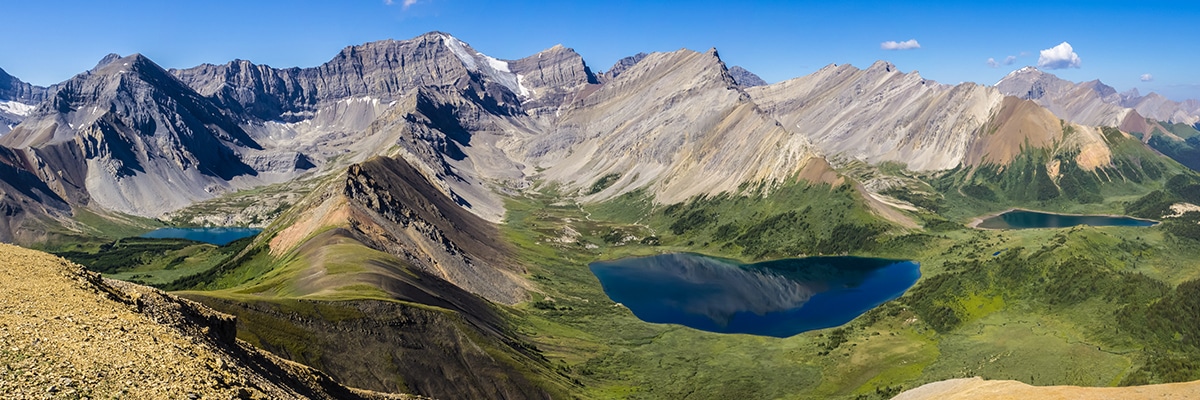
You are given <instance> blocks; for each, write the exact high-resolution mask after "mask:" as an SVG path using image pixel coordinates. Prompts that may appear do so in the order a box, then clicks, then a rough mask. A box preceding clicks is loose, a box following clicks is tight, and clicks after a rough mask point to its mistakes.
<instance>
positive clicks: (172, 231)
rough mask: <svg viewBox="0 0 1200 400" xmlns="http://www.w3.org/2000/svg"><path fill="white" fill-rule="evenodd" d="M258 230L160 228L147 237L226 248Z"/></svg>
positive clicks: (255, 233)
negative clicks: (190, 241)
mask: <svg viewBox="0 0 1200 400" xmlns="http://www.w3.org/2000/svg"><path fill="white" fill-rule="evenodd" d="M259 232H262V229H258V228H160V229H156V230H154V231H151V232H150V233H147V234H145V235H142V237H144V238H150V239H188V240H195V241H197V242H204V243H212V244H215V245H217V246H224V245H227V244H229V243H230V242H233V241H234V240H238V239H241V238H246V237H250V236H254V235H257V234H258V233H259Z"/></svg>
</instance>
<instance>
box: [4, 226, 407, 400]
mask: <svg viewBox="0 0 1200 400" xmlns="http://www.w3.org/2000/svg"><path fill="white" fill-rule="evenodd" d="M0 288H3V290H2V291H0V310H3V312H0V393H3V394H4V396H3V397H4V398H9V399H20V398H110V397H122V398H172V399H197V398H203V399H234V398H237V399H289V398H315V399H332V398H349V399H409V398H413V397H412V396H407V395H395V394H380V393H375V392H368V391H363V390H358V389H351V388H347V387H344V386H342V385H340V384H338V383H337V382H334V381H333V380H332V379H330V378H329V377H328V376H326V375H325V374H323V373H321V372H318V371H316V370H313V369H311V368H309V367H305V366H303V365H300V364H297V363H293V362H290V361H286V360H283V359H280V358H278V357H276V356H273V355H271V354H270V353H267V352H264V351H261V350H258V349H255V348H254V347H252V346H250V345H249V344H247V343H245V342H243V341H240V340H237V339H236V338H235V334H236V329H235V319H234V317H233V316H230V315H227V314H223V313H219V312H216V311H213V310H212V309H209V308H208V307H205V306H203V305H200V304H199V303H196V302H193V301H190V300H185V299H180V298H178V297H175V296H172V295H169V294H166V293H163V292H161V291H158V290H156V289H151V288H147V287H144V286H139V285H134V284H130V283H126V282H121V281H114V280H110V279H103V278H101V277H100V276H99V274H95V273H91V272H87V271H85V270H84V269H83V268H82V267H80V266H79V265H75V264H72V263H70V262H68V261H66V260H63V259H61V258H58V257H55V256H52V255H49V254H46V253H42V252H38V251H34V250H28V249H24V248H20V247H16V246H11V245H5V244H0Z"/></svg>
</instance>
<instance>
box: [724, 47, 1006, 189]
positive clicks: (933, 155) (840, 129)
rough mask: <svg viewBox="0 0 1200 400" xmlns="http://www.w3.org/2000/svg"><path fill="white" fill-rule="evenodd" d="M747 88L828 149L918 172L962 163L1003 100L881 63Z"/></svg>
mask: <svg viewBox="0 0 1200 400" xmlns="http://www.w3.org/2000/svg"><path fill="white" fill-rule="evenodd" d="M746 93H748V94H749V95H750V97H751V98H753V99H754V101H755V102H756V103H758V104H759V105H760V106H761V107H762V108H763V109H764V110H765V111H766V112H767V113H769V114H771V115H773V116H775V118H777V119H778V120H779V121H780V122H781V123H782V124H783V125H784V126H785V127H787V128H788V129H790V130H793V131H794V132H796V133H798V134H800V135H803V136H805V137H808V138H811V140H812V141H813V143H814V144H816V145H817V146H818V147H820V148H821V150H822V151H823V152H824V153H825V154H830V155H844V156H848V157H851V158H856V159H861V160H864V161H867V162H870V163H878V162H883V161H896V162H901V163H906V164H907V165H908V167H909V168H911V169H913V170H944V169H950V168H954V167H955V166H957V165H959V164H960V163H961V162H962V161H963V160H964V157H965V156H966V153H967V148H968V147H969V145H970V143H971V141H972V140H973V139H974V138H975V136H976V134H977V130H978V128H979V127H980V126H982V125H983V124H984V123H985V122H987V121H988V120H989V119H990V118H991V115H992V114H993V112H994V111H995V110H996V109H997V108H998V107H999V105H1000V101H1001V99H1002V98H1003V97H1004V96H1003V95H1001V94H1000V93H998V92H997V91H996V90H994V89H992V88H989V87H985V86H980V85H975V84H961V85H958V86H948V85H942V84H939V83H937V82H933V81H929V80H926V79H924V78H922V77H921V76H920V75H919V74H918V73H916V72H910V73H907V74H906V73H902V72H900V71H898V70H897V69H896V67H895V66H894V65H892V64H890V63H886V62H883V61H880V62H876V63H875V64H873V65H871V67H869V68H867V69H864V70H860V69H858V68H855V67H853V66H851V65H840V66H838V65H829V66H826V67H824V68H822V69H820V70H819V71H817V72H815V73H813V74H811V75H808V76H804V77H800V78H795V79H791V80H787V81H784V82H780V83H776V84H773V85H768V86H759V87H753V88H748V89H746Z"/></svg>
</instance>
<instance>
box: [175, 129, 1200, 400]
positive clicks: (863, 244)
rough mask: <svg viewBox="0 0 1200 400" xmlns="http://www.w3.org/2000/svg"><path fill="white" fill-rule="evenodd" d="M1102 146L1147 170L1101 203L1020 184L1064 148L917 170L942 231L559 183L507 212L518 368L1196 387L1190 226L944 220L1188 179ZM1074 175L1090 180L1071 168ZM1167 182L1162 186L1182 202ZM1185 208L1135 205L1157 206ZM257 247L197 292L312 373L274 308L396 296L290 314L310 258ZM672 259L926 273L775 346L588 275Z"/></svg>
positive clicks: (803, 385) (734, 391) (342, 260)
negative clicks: (982, 227)
mask: <svg viewBox="0 0 1200 400" xmlns="http://www.w3.org/2000/svg"><path fill="white" fill-rule="evenodd" d="M1109 139H1110V140H1111V141H1112V143H1110V144H1112V145H1114V148H1116V149H1117V154H1118V155H1119V156H1122V159H1123V160H1126V161H1129V160H1137V161H1139V162H1137V163H1132V164H1130V163H1128V162H1124V163H1118V164H1119V165H1118V166H1116V167H1114V168H1112V169H1110V170H1104V171H1098V172H1095V173H1093V175H1092V176H1094V178H1095V180H1096V184H1097V185H1098V189H1097V192H1098V193H1100V194H1101V196H1100V198H1099V199H1098V200H1097V199H1081V198H1079V197H1077V196H1069V195H1067V191H1068V190H1069V188H1067V187H1064V186H1063V185H1062V184H1061V183H1060V182H1061V181H1059V182H1053V181H1052V182H1053V183H1054V188H1055V190H1056V191H1057V194H1058V195H1057V196H1049V197H1043V198H1039V197H1038V195H1039V193H1038V192H1037V191H1036V190H1035V191H1029V190H1025V189H1021V186H1022V185H1026V186H1028V184H1029V183H1031V182H1032V181H1029V182H1026V181H1022V180H1021V179H1027V178H1028V179H1036V178H1037V174H1039V173H1045V172H1044V167H1043V168H1042V169H1041V170H1039V169H1038V167H1037V166H1038V165H1039V164H1044V163H1045V162H1047V161H1048V160H1050V159H1051V158H1053V157H1055V156H1056V155H1053V154H1045V153H1041V154H1039V153H1037V152H1027V153H1026V154H1023V155H1022V157H1025V158H1024V159H1019V160H1018V162H1020V163H1021V164H1015V165H1016V166H1015V167H1012V168H1007V169H1005V170H999V169H997V170H993V171H990V172H989V173H990V175H989V174H972V175H970V177H969V178H968V177H967V176H968V175H967V174H966V173H965V172H964V171H956V172H951V173H948V174H943V175H938V176H924V177H922V178H923V179H925V180H926V181H927V183H928V185H927V184H925V183H920V184H917V185H914V186H919V187H920V188H921V190H928V191H934V192H935V193H932V196H930V195H928V193H926V194H922V195H921V196H922V197H921V198H922V199H923V201H924V202H925V203H926V204H928V205H930V207H926V208H930V209H934V210H936V213H934V212H918V213H916V214H915V216H916V217H918V218H919V219H920V220H923V221H925V222H926V226H927V227H930V228H929V229H928V230H922V231H910V230H904V229H900V228H896V227H893V226H890V225H886V224H883V223H881V222H878V220H877V219H876V218H874V217H873V216H872V215H871V214H870V212H869V211H868V210H867V209H866V208H865V207H863V206H861V204H862V202H861V199H859V198H858V196H859V195H858V194H857V193H856V192H854V191H852V190H848V189H846V188H831V187H828V186H816V187H809V186H806V185H802V184H790V185H784V186H783V187H779V188H774V189H773V190H771V191H769V193H768V194H766V195H765V196H764V195H763V194H762V193H761V192H760V190H761V188H754V187H745V188H744V189H745V190H746V191H747V192H748V193H752V195H750V196H732V195H722V196H715V197H705V198H695V199H691V200H690V201H688V202H685V203H682V204H678V205H672V206H668V207H663V206H655V205H654V204H653V201H652V199H650V198H648V197H647V196H645V195H644V194H641V193H637V192H635V193H632V194H628V195H625V196H621V197H619V198H617V199H614V200H611V201H609V202H606V203H603V204H596V205H589V206H586V207H584V206H581V205H579V204H576V203H573V202H571V201H570V200H569V199H564V198H563V197H562V196H560V195H558V194H557V193H556V192H555V191H554V190H553V188H549V189H545V190H543V191H542V192H530V193H527V194H526V195H525V196H524V197H521V198H514V199H511V200H510V201H509V203H508V204H507V206H508V214H507V220H506V223H505V224H504V225H503V235H504V240H506V241H508V242H510V243H512V244H513V245H514V247H515V248H516V249H517V251H518V256H519V257H520V259H521V262H522V263H523V264H524V265H525V266H527V267H528V269H529V274H528V278H529V279H530V280H531V281H532V282H533V283H534V285H535V287H536V290H537V291H538V293H535V294H534V295H533V297H534V299H533V301H530V302H528V303H525V304H521V305H518V306H516V307H511V308H509V307H498V308H497V312H498V313H499V315H501V316H503V318H504V319H505V320H507V323H508V324H511V326H512V327H513V328H514V329H515V330H516V331H517V332H519V334H520V335H521V336H522V337H524V338H525V339H526V340H528V341H530V342H532V343H534V344H535V345H536V347H537V349H538V351H539V352H540V354H542V355H544V356H545V357H546V358H547V359H548V360H549V363H550V364H549V367H544V366H525V367H520V368H521V370H522V371H524V372H523V373H524V374H526V376H528V377H529V379H530V380H533V381H536V382H541V383H540V384H539V385H541V386H543V387H554V388H559V389H562V388H564V387H571V389H569V390H571V391H572V392H577V393H578V394H579V395H581V396H583V397H588V398H683V397H701V398H732V397H737V398H824V397H830V396H838V397H851V398H853V397H861V398H886V397H889V396H890V395H892V394H894V393H897V392H898V391H899V390H901V389H902V388H912V387H916V386H918V385H920V384H923V383H926V382H931V381H936V380H942V379H946V378H951V377H963V376H983V377H986V378H991V379H1014V380H1020V381H1023V382H1028V383H1034V384H1038V385H1046V384H1075V385H1089V386H1104V385H1116V384H1121V383H1125V384H1132V383H1143V382H1157V381H1166V380H1179V379H1188V378H1194V376H1193V375H1195V374H1196V373H1197V372H1195V371H1200V368H1193V367H1192V366H1191V364H1188V360H1189V359H1190V358H1191V357H1192V356H1191V355H1192V354H1195V353H1194V351H1195V346H1192V345H1191V344H1189V343H1190V342H1188V340H1189V339H1188V336H1186V333H1189V332H1190V331H1187V329H1186V327H1179V326H1175V325H1171V324H1170V323H1167V322H1164V320H1167V319H1169V317H1170V316H1171V315H1173V314H1172V312H1174V310H1178V309H1187V307H1189V305H1188V304H1189V303H1187V302H1186V300H1187V299H1188V296H1187V294H1188V293H1191V292H1186V291H1182V289H1176V287H1177V286H1179V285H1180V284H1181V283H1183V282H1187V281H1189V280H1193V279H1197V278H1200V271H1197V270H1195V269H1194V268H1193V267H1192V266H1193V263H1194V261H1192V260H1195V259H1197V256H1200V244H1198V243H1200V242H1196V241H1195V240H1191V239H1188V238H1186V237H1182V236H1181V235H1180V234H1178V232H1177V230H1178V229H1176V230H1172V229H1175V228H1172V227H1179V226H1183V225H1181V224H1164V225H1162V226H1159V227H1155V228H1118V227H1110V228H1069V229H1045V230H1024V231H978V230H970V229H966V228H964V227H963V226H962V225H961V224H956V223H952V222H948V221H947V220H950V221H959V222H966V220H968V219H969V218H971V217H973V216H976V215H979V214H982V213H985V212H993V211H998V210H1002V209H1005V208H1008V207H1012V206H1014V205H1019V206H1025V207H1030V208H1038V209H1044V210H1052V211H1069V212H1104V213H1119V212H1122V211H1124V209H1125V208H1127V207H1128V206H1129V204H1130V203H1135V201H1137V200H1139V196H1141V194H1143V193H1146V192H1147V191H1151V190H1155V189H1159V188H1167V187H1168V185H1166V184H1164V182H1163V181H1164V180H1166V179H1165V175H1166V174H1168V173H1175V172H1177V171H1180V170H1182V168H1181V167H1179V166H1178V164H1173V163H1169V162H1162V163H1160V164H1157V165H1154V166H1151V167H1150V168H1151V169H1152V170H1153V169H1156V168H1157V169H1158V170H1159V173H1158V174H1157V175H1158V176H1153V175H1155V174H1153V173H1148V172H1147V170H1146V169H1145V168H1146V167H1145V165H1144V164H1141V163H1140V161H1142V160H1145V159H1150V160H1153V159H1152V158H1150V155H1148V154H1147V153H1144V152H1143V151H1142V150H1138V148H1136V147H1135V146H1132V145H1129V146H1125V145H1127V144H1128V143H1124V142H1123V141H1122V140H1124V139H1127V138H1117V137H1110V138H1109ZM893 169H895V168H893ZM880 170H881V172H882V173H885V174H903V175H906V176H907V177H912V176H914V175H913V174H912V173H910V172H906V171H891V170H888V171H882V170H883V168H880ZM985 172H986V171H985ZM1072 173H1076V174H1078V173H1079V172H1078V171H1075V172H1071V171H1067V172H1064V175H1063V176H1068V175H1069V174H1072ZM1014 176H1016V177H1017V178H1014ZM1076 178H1079V176H1076ZM918 183H919V182H918ZM1076 183H1078V182H1076ZM968 184H979V185H984V186H987V187H988V188H990V189H992V190H993V193H994V194H996V196H997V197H995V198H991V199H981V198H978V197H975V196H970V195H967V194H963V193H962V191H961V190H960V189H961V188H962V187H963V186H965V185H968ZM1084 185H1086V183H1084ZM1033 187H1035V188H1036V185H1034V186H1033ZM1175 189H1176V190H1175V191H1171V192H1170V193H1168V194H1170V195H1171V196H1176V197H1178V196H1182V195H1186V194H1188V193H1190V192H1187V191H1182V186H1180V187H1177V188H1175ZM1176 192H1179V193H1176ZM895 194H896V195H897V196H896V197H901V196H903V195H904V193H900V192H897V193H895ZM1176 197H1170V196H1165V197H1163V198H1162V199H1158V201H1157V202H1151V201H1142V202H1140V203H1136V204H1141V205H1146V204H1149V206H1147V207H1148V208H1155V207H1158V208H1161V207H1162V204H1161V203H1163V202H1165V201H1167V200H1173V199H1175V198H1176ZM1142 203H1146V204H1142ZM1150 203H1153V204H1150ZM831 221H837V222H838V223H830V222H831ZM268 234H269V233H268ZM263 246H265V243H264V242H261V241H260V242H259V243H258V244H257V245H256V246H252V248H251V249H250V250H248V251H245V252H242V253H240V255H239V256H238V257H237V258H235V259H231V260H232V261H231V262H229V263H227V264H224V265H220V266H218V267H217V268H213V269H211V271H214V273H212V274H209V275H204V276H202V279H198V280H196V281H195V282H192V285H191V286H192V287H195V288H198V289H206V290H217V291H216V292H203V293H194V295H195V296H204V297H208V298H211V299H216V300H219V301H228V302H234V303H239V304H247V305H254V304H259V308H264V307H265V308H266V309H271V310H276V311H272V312H268V313H265V314H261V313H260V314H248V317H247V318H249V319H246V320H245V321H246V323H247V324H249V325H252V326H250V327H247V328H246V329H243V330H242V334H243V335H244V337H245V338H246V339H247V340H251V341H255V342H257V343H259V344H260V345H262V346H264V347H268V348H274V349H276V350H278V351H282V352H284V353H286V354H290V355H292V356H294V357H295V358H297V359H301V360H305V361H309V362H312V363H314V364H317V365H319V364H320V363H321V361H320V360H321V357H320V352H321V351H323V350H321V348H322V347H321V346H324V345H326V344H328V343H332V342H330V340H334V339H330V337H323V338H321V337H317V336H314V335H315V334H314V333H313V331H312V329H314V328H313V327H305V326H302V325H301V324H296V323H295V322H294V321H293V322H287V320H286V319H280V318H278V314H279V311H278V310H284V311H286V312H285V313H291V314H297V313H298V314H300V315H309V316H311V317H319V318H325V319H329V318H332V319H333V320H338V319H339V318H341V317H336V316H337V315H341V314H343V313H342V311H345V312H349V313H351V314H353V312H352V311H353V310H351V308H355V307H359V305H354V304H357V303H354V302H353V301H352V302H351V303H342V302H343V301H351V300H356V299H358V300H361V299H372V300H371V301H376V300H381V301H394V300H388V299H386V298H385V297H384V296H381V294H380V292H378V291H377V290H373V289H371V288H368V287H361V288H360V287H356V286H347V287H346V288H345V290H338V291H333V292H326V293H321V294H319V295H310V296H307V297H306V298H305V299H304V301H307V302H312V301H317V302H318V303H317V304H322V306H312V307H318V308H319V307H327V308H328V307H332V309H334V311H337V310H342V311H337V312H324V311H322V312H317V313H316V314H312V313H309V312H308V311H304V312H301V311H296V310H295V309H296V307H300V308H304V307H310V305H298V304H302V303H296V302H297V301H299V300H300V299H296V298H294V296H292V295H293V294H294V293H293V291H294V290H293V289H294V287H293V285H294V280H293V278H295V275H296V274H297V273H298V272H299V271H301V270H302V269H303V266H304V265H307V264H308V263H310V262H312V260H305V259H300V258H298V257H297V256H296V255H290V256H284V257H281V258H274V257H271V256H270V255H268V254H267V253H266V252H265V251H262V250H263V248H264V247H263ZM256 249H257V250H256ZM670 251H698V252H702V253H707V254H712V255H718V256H723V257H728V258H736V259H741V260H744V261H754V260H760V259H769V258H777V257H784V256H794V255H798V254H818V253H824V254H831V253H832V254H844V253H849V254H854V255H863V256H878V257H888V258H907V259H914V260H917V261H919V262H921V264H922V273H923V276H922V278H921V281H920V282H918V284H917V285H916V286H915V287H914V288H913V289H912V290H910V291H909V293H908V294H906V295H905V297H902V298H901V299H898V300H896V301H893V302H890V303H888V304H885V305H884V306H882V307H880V308H878V309H876V310H874V311H872V312H869V313H868V314H866V315H864V316H863V317H860V318H858V319H856V320H855V321H853V322H851V323H850V324H848V325H846V326H843V327H840V328H836V329H827V330H821V331H815V332H808V333H804V334H801V335H797V336H794V337H791V338H786V339H776V338H765V337H755V336H750V335H722V334H713V333H706V332H700V331H696V330H693V329H689V328H684V327H680V326H674V325H659V324H648V323H644V322H642V321H640V320H638V319H637V318H636V317H634V316H633V315H632V313H630V312H629V310H628V309H625V308H624V307H621V306H619V305H616V304H614V303H613V302H612V301H610V300H609V299H608V298H607V296H605V295H604V293H603V291H602V289H601V287H600V285H599V282H598V281H597V280H596V279H595V278H594V277H593V276H592V275H591V273H590V272H589V271H588V269H587V264H588V263H589V262H592V261H596V260H604V259H612V258H618V257H624V256H632V255H649V254H658V253H662V252H670ZM998 251H999V252H1000V254H999V255H998V256H994V257H993V256H992V254H993V253H995V252H998ZM377 253H378V252H374V251H373V250H370V249H365V248H362V249H359V248H357V247H353V246H350V247H346V246H340V245H338V246H331V247H329V251H328V252H326V253H324V254H325V256H326V257H332V258H333V260H332V261H330V260H324V261H323V263H324V264H328V265H329V266H332V267H334V269H338V270H339V271H341V270H342V269H344V271H341V272H346V273H354V272H355V271H356V269H355V268H356V267H355V265H357V264H361V263H363V262H377V261H379V259H378V257H380V255H379V254H377ZM339 266H340V267H339ZM343 267H344V268H343ZM339 268H340V269H339ZM331 272H337V271H331ZM1018 272H1019V274H1018ZM359 289H363V290H361V291H360V290H359ZM1112 293H1116V295H1114V294H1112ZM1197 297H1200V296H1197ZM303 304H311V303H303ZM397 304H401V305H404V306H405V307H415V308H420V309H427V311H430V312H434V313H435V315H441V314H442V313H446V311H445V310H441V309H437V308H426V307H422V306H420V305H418V304H415V303H407V302H397ZM326 311H328V310H326ZM310 314H311V315H310ZM272 315H274V316H272ZM355 315H357V314H355ZM445 315H446V316H447V318H450V320H453V317H452V314H445ZM1143 315H1144V316H1145V318H1140V317H1139V316H1143ZM330 316H334V317H330ZM335 317H336V318H335ZM1135 317H1139V318H1135ZM355 318H358V317H355ZM439 318H440V317H439ZM1172 329H1173V330H1174V331H1172ZM458 330H459V331H460V332H469V331H470V330H469V329H458ZM1176 331H1178V332H1176ZM1198 336H1200V335H1198ZM1172 341H1175V342H1179V343H1180V344H1178V345H1176V344H1173V342H1172ZM478 342H479V343H488V342H487V341H486V340H479V341H478ZM322 343H324V344H322ZM1189 346H1190V347H1189ZM483 347H484V348H485V350H486V352H487V353H489V354H492V355H493V356H494V357H493V358H496V359H500V360H507V361H504V362H505V363H508V364H509V365H520V364H522V363H523V362H524V361H520V360H519V359H514V358H512V357H511V355H510V353H508V352H507V350H501V349H500V348H498V347H492V346H490V345H485V346H483ZM314 352H315V353H314ZM314 354H315V355H314ZM1172 370H1174V371H1176V373H1174V375H1172V374H1171V373H1170V371H1172ZM1178 371H1182V372H1178ZM564 382H568V383H565V384H564ZM409 384H410V383H405V382H400V383H397V385H401V386H398V387H408V386H407V385H409ZM555 391H557V390H555Z"/></svg>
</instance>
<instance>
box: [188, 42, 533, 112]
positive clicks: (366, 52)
mask: <svg viewBox="0 0 1200 400" xmlns="http://www.w3.org/2000/svg"><path fill="white" fill-rule="evenodd" d="M171 73H172V74H174V75H175V76H177V77H178V78H179V79H180V80H181V81H183V82H184V83H185V84H187V85H188V86H190V87H192V88H194V89H195V90H196V91H197V92H199V93H200V94H202V95H204V96H211V97H214V98H215V99H216V100H217V102H218V103H219V104H222V105H224V106H226V107H229V108H230V109H232V110H234V111H237V112H239V113H241V114H243V115H247V116H250V117H254V118H257V119H259V120H262V121H281V122H296V121H302V120H305V119H308V118H311V117H312V116H313V115H314V113H316V112H317V110H318V109H319V108H321V107H322V106H325V105H326V104H328V103H330V102H335V101H338V100H342V99H348V98H360V97H367V98H373V99H378V100H381V101H385V102H386V101H393V100H396V99H399V98H401V97H402V96H404V95H405V94H408V93H410V92H411V91H413V90H415V89H416V88H419V87H446V86H459V85H461V84H463V83H464V82H465V81H467V80H469V79H471V76H472V75H473V74H482V75H488V76H493V77H497V78H498V79H496V80H497V81H503V82H489V83H492V84H497V85H498V86H505V87H506V88H507V89H509V92H510V93H501V90H499V89H498V88H487V90H488V91H489V94H491V95H493V96H494V97H498V98H502V101H503V102H507V103H509V104H512V103H518V102H517V100H516V98H515V95H516V94H519V92H520V88H519V86H518V85H517V82H516V77H515V75H514V74H512V73H511V72H509V71H508V67H507V62H504V61H500V60H496V59H492V58H490V57H487V56H484V55H482V54H481V53H479V52H477V51H475V50H474V49H472V48H470V46H468V45H466V44H465V43H463V42H461V41H459V40H458V39H455V38H454V37H452V36H450V35H447V34H444V33H441V32H430V33H427V34H425V35H421V36H418V37H416V38H413V39H410V40H403V41H398V40H384V41H378V42H371V43H366V44H363V45H358V46H350V47H347V48H345V49H343V50H342V51H341V52H340V53H338V55H337V56H335V57H334V58H333V59H332V60H330V61H329V62H327V63H325V64H322V65H320V66H317V67H313V68H288V69H275V68H271V67H269V66H265V65H255V64H253V63H251V62H249V61H244V60H238V61H233V62H230V63H228V64H224V65H211V64H206V65H201V66H198V67H194V68H189V69H184V70H172V71H171Z"/></svg>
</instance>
